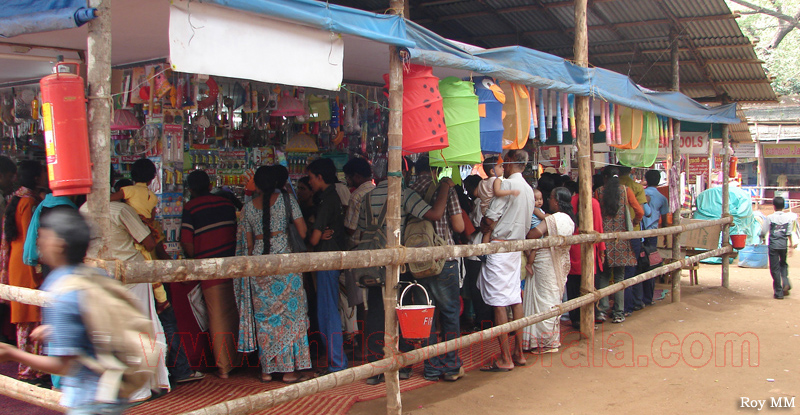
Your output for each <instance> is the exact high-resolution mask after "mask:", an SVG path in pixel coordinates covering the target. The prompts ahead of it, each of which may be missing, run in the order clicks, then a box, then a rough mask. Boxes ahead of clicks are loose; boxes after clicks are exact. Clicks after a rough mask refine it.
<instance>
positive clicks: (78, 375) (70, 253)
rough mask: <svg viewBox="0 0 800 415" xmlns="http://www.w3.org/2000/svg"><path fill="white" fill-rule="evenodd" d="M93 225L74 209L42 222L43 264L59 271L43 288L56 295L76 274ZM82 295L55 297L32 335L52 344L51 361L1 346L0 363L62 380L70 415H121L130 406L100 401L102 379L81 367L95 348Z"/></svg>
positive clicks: (64, 402)
mask: <svg viewBox="0 0 800 415" xmlns="http://www.w3.org/2000/svg"><path fill="white" fill-rule="evenodd" d="M89 240H90V232H89V226H88V225H87V224H86V221H85V220H84V219H83V217H82V216H81V215H80V214H79V213H78V212H77V211H75V210H72V209H55V210H53V211H51V212H48V213H47V215H45V216H44V217H43V218H42V220H41V226H40V228H39V239H38V241H37V245H38V248H39V252H40V261H41V262H42V263H44V264H46V265H49V266H50V267H52V268H53V271H51V272H50V274H48V276H47V278H46V280H45V281H44V283H43V284H42V286H41V289H42V290H43V291H48V292H52V291H53V290H54V288H55V287H57V286H58V282H59V281H60V280H62V279H63V278H64V277H67V276H69V275H71V274H73V273H74V270H75V267H77V266H79V265H80V264H81V263H82V262H83V258H84V257H85V256H86V250H87V249H88V247H89ZM79 304H80V303H79V299H78V292H77V291H69V292H65V293H61V294H59V295H58V296H57V297H55V298H52V302H51V303H50V305H49V306H48V307H45V308H43V310H42V315H43V324H42V326H40V327H39V328H38V329H37V330H35V331H34V332H33V333H32V336H36V337H38V338H39V339H40V340H41V339H44V340H46V341H47V354H48V355H47V356H39V355H34V354H30V353H27V352H24V351H21V350H19V349H17V348H15V347H13V346H10V345H7V344H2V343H0V361H6V360H13V361H17V362H21V363H24V364H26V365H28V366H30V367H32V368H35V369H37V370H41V371H44V372H48V373H53V374H57V375H62V376H63V378H62V391H63V396H62V399H61V404H62V405H63V406H65V407H67V408H69V410H68V412H67V413H68V414H73V415H78V414H99V413H102V414H121V413H122V412H123V411H124V410H125V408H126V406H127V403H126V402H127V401H125V400H120V401H117V402H113V403H104V402H98V401H96V400H95V395H96V392H97V385H98V382H99V380H100V376H99V375H98V374H96V373H94V372H92V371H91V370H89V369H88V368H87V367H86V366H84V365H82V364H80V363H78V361H77V359H78V357H80V356H82V355H86V356H89V357H94V347H93V346H92V343H91V341H90V340H89V336H88V335H87V333H86V326H85V324H84V321H83V318H82V316H81V312H80V306H79Z"/></svg>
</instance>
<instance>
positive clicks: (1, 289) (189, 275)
mask: <svg viewBox="0 0 800 415" xmlns="http://www.w3.org/2000/svg"><path fill="white" fill-rule="evenodd" d="M731 221H733V218H731V217H727V218H722V219H715V220H709V221H706V222H699V223H693V224H690V225H680V226H670V227H667V228H661V229H652V230H646V231H633V232H617V233H602V234H585V235H573V236H550V237H547V238H542V239H527V240H523V241H507V242H501V243H491V244H479V245H449V246H442V247H436V248H404V247H400V248H394V249H376V250H369V251H337V252H310V253H299V254H279V255H261V256H252V257H229V258H212V259H186V260H177V261H102V260H89V261H88V262H89V263H90V264H92V265H95V266H99V267H100V268H103V269H105V270H106V271H107V272H108V273H109V275H113V276H115V277H116V278H117V279H120V280H122V281H123V282H125V283H128V284H134V283H142V282H148V283H149V282H179V281H193V280H208V279H221V278H241V277H248V276H269V275H280V274H285V273H290V272H309V271H320V270H326V269H352V268H359V267H368V266H369V267H371V266H382V265H388V264H404V263H406V262H408V261H426V260H430V259H439V258H451V257H466V256H472V255H486V254H493V253H498V252H513V251H523V250H528V249H540V248H548V247H551V246H558V245H573V244H580V243H587V242H594V243H596V242H600V241H608V240H613V239H619V240H624V239H633V238H646V237H651V236H660V235H671V234H675V233H679V232H685V231H688V230H692V229H699V228H703V227H708V226H715V225H720V224H725V223H730V222H731ZM46 298H47V296H46V294H45V293H43V292H41V291H39V290H32V289H26V288H19V287H12V286H9V285H4V284H0V299H4V300H11V301H17V302H21V303H25V304H35V305H42V304H44V303H43V302H44V301H46Z"/></svg>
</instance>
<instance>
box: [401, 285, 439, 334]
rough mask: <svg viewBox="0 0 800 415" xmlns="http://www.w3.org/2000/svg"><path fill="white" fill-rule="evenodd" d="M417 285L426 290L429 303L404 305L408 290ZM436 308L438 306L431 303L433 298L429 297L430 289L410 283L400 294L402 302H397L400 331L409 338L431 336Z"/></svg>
mask: <svg viewBox="0 0 800 415" xmlns="http://www.w3.org/2000/svg"><path fill="white" fill-rule="evenodd" d="M415 285H416V286H417V287H419V288H422V291H423V292H425V299H426V300H427V302H428V305H405V306H404V305H402V304H403V297H404V296H405V295H406V291H408V289H409V288H411V287H413V286H415ZM435 309H436V307H434V306H433V305H431V298H430V297H428V291H427V290H425V287H423V286H421V285H419V284H416V283H412V284H409V285H408V287H406V288H405V289H404V290H403V293H402V294H400V302H399V303H398V304H397V321H398V322H399V323H400V331H401V334H402V335H403V337H405V338H407V339H427V338H428V337H430V335H431V326H432V325H433V312H434V310H435Z"/></svg>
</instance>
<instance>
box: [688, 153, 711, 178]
mask: <svg viewBox="0 0 800 415" xmlns="http://www.w3.org/2000/svg"><path fill="white" fill-rule="evenodd" d="M686 166H687V167H686V172H687V173H688V175H689V177H695V176H704V175H707V174H708V156H707V155H706V156H689V157H688V159H687V163H686Z"/></svg>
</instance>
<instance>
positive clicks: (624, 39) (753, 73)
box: [334, 0, 776, 102]
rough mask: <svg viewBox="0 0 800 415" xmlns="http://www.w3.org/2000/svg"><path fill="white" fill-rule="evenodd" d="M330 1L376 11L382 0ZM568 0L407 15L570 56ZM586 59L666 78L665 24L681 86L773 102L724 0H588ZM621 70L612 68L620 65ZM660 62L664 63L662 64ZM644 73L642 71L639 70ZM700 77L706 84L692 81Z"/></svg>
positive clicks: (657, 82) (482, 39)
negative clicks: (676, 49)
mask: <svg viewBox="0 0 800 415" xmlns="http://www.w3.org/2000/svg"><path fill="white" fill-rule="evenodd" d="M334 3H338V4H343V5H346V6H351V7H357V8H362V9H365V10H372V11H382V10H381V8H385V7H386V2H385V0H339V1H334ZM573 8H574V2H573V1H571V0H482V1H474V0H420V1H417V2H414V4H413V5H412V6H411V13H410V14H411V16H410V17H411V19H412V20H414V21H416V22H418V23H420V24H422V25H424V26H426V27H428V28H429V29H431V30H433V31H435V32H437V33H440V34H442V35H444V36H448V37H451V38H453V39H455V40H459V41H464V42H467V43H471V44H475V45H477V46H483V47H487V48H493V47H500V46H509V45H516V44H520V45H522V46H527V47H531V48H533V49H537V50H541V51H543V52H548V53H552V54H555V55H558V56H561V57H564V58H571V57H572V48H573V35H574V28H573V26H574V9H573ZM587 20H588V24H589V27H590V29H589V48H590V50H589V60H590V63H591V64H593V65H595V66H600V67H608V68H609V69H612V70H615V71H619V72H623V73H628V71H629V69H628V67H631V68H633V69H631V70H630V73H631V74H632V75H633V77H634V80H637V79H636V77H637V73H638V76H639V77H640V78H641V80H642V81H643V82H644V86H647V87H649V88H653V89H666V88H668V87H669V85H670V84H671V80H672V76H671V73H670V71H669V65H667V66H665V67H659V66H654V64H656V65H658V64H659V63H660V64H661V65H664V64H667V63H668V62H669V60H670V53H669V50H668V49H669V47H670V37H669V35H670V28H671V27H673V26H674V27H675V30H677V31H678V32H679V34H680V37H681V39H680V40H679V42H680V48H681V53H680V55H681V61H682V63H684V65H682V69H681V80H682V82H683V83H685V84H687V85H686V89H685V90H683V88H682V92H684V93H687V95H689V96H690V97H692V98H696V99H701V100H705V101H714V100H721V99H722V96H723V95H727V97H728V99H729V100H730V101H746V102H751V101H775V100H776V96H775V92H774V91H773V89H772V87H771V85H770V83H769V78H767V75H766V73H765V72H764V69H763V67H762V66H761V65H760V64H759V63H758V57H757V56H756V53H755V51H754V50H753V46H752V45H751V43H750V41H749V39H747V37H745V36H744V35H743V34H742V31H741V29H740V28H739V25H738V24H737V23H736V19H735V16H734V15H733V14H732V13H731V11H730V9H729V8H728V6H727V4H725V1H724V0H594V1H592V2H590V7H589V11H588V15H587ZM621 65H622V68H623V69H624V70H620V66H621ZM665 68H666V69H665ZM645 73H646V75H645V76H642V75H643V74H645ZM699 83H706V85H697V84H699Z"/></svg>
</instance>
